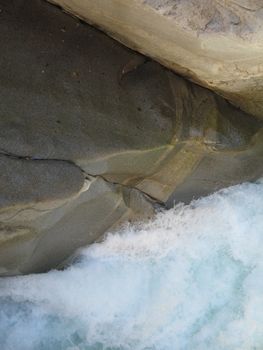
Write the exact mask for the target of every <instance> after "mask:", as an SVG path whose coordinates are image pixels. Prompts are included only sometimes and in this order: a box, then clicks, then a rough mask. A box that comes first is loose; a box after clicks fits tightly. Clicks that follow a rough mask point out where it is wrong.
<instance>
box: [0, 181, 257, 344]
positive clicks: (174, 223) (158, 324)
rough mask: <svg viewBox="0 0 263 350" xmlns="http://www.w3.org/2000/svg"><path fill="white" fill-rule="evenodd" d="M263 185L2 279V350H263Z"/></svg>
mask: <svg viewBox="0 0 263 350" xmlns="http://www.w3.org/2000/svg"><path fill="white" fill-rule="evenodd" d="M262 244H263V184H262V183H256V184H243V185H239V186H235V187H232V188H229V189H225V190H223V191H220V192H218V193H216V194H214V195H212V196H209V197H206V198H203V199H200V200H198V201H194V202H192V203H191V204H190V205H188V206H184V205H179V206H177V207H176V208H174V209H171V210H169V211H166V212H162V213H159V214H158V215H157V216H156V218H155V219H154V220H152V221H151V222H148V223H144V224H141V225H137V226H131V225H130V226H127V227H126V228H125V229H123V230H122V231H120V232H119V233H118V234H114V235H109V236H108V237H107V238H106V239H105V241H104V242H103V243H100V244H94V245H92V246H90V247H88V248H86V249H83V250H82V251H81V252H80V253H79V259H77V260H76V262H75V263H74V264H73V265H72V266H70V267H68V268H67V269H66V270H64V271H51V272H49V273H46V274H41V275H30V276H24V277H15V278H4V279H2V280H1V282H0V304H1V305H0V344H1V350H18V349H19V350H40V349H41V350H60V349H61V350H62V349H63V350H66V349H67V350H77V349H78V350H84V349H85V350H95V349H96V350H102V349H104V350H106V349H107V350H146V349H147V350H150V349H151V350H175V349H176V350H188V349H191V350H195V349H200V350H206V349H211V350H232V349H233V350H249V349H262V348H263V259H262Z"/></svg>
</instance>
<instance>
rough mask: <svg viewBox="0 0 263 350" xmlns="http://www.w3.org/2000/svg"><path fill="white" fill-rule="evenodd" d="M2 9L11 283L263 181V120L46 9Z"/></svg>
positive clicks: (0, 210) (1, 191)
mask: <svg viewBox="0 0 263 350" xmlns="http://www.w3.org/2000/svg"><path fill="white" fill-rule="evenodd" d="M83 3H84V2H83ZM109 3H110V2H109ZM85 4H88V1H86V2H85ZM147 6H148V5H147ZM0 8H1V9H2V13H1V21H0V42H1V56H0V100H1V103H0V166H1V172H0V273H1V274H2V275H12V274H20V273H29V272H40V271H45V270H47V269H50V268H52V267H56V266H58V265H59V264H60V263H62V262H63V261H64V260H65V259H67V258H68V257H69V256H70V255H71V254H72V253H74V252H75V251H76V249H78V248H79V247H82V246H83V245H86V244H90V243H92V242H94V241H95V240H97V239H101V237H102V235H103V234H104V233H105V232H106V231H108V230H114V229H115V228H117V227H118V225H120V224H121V223H123V222H126V221H127V220H137V219H143V218H146V217H149V216H151V215H153V213H154V211H155V208H156V206H159V205H166V206H168V207H170V206H172V205H173V203H174V202H178V201H190V200H191V199H192V198H193V197H198V196H201V195H204V194H207V193H211V192H213V191H215V190H217V189H219V188H222V187H226V186H228V185H232V184H236V183H240V182H242V181H249V180H254V179H257V178H259V177H260V176H262V173H263V162H262V158H263V145H262V143H263V137H262V135H263V129H262V121H260V120H257V119H256V118H252V117H251V116H250V115H248V114H246V113H245V112H242V111H240V110H239V109H237V108H235V107H233V106H232V105H230V104H229V103H228V102H227V101H226V100H224V99H223V98H222V97H219V96H218V95H215V94H214V93H213V92H211V91H209V90H207V89H205V88H201V87H200V86H197V85H194V84H193V83H190V82H187V81H186V80H184V79H183V78H180V77H178V76H177V75H175V74H174V73H172V72H171V71H168V70H167V69H165V68H164V67H162V66H161V65H159V64H158V63H156V62H153V61H151V60H150V59H146V58H145V57H143V56H141V55H140V54H138V53H135V52H132V51H130V50H129V49H127V48H125V47H124V46H122V45H120V44H119V43H118V42H116V41H114V40H113V39H110V38H109V37H107V36H106V35H105V34H103V33H102V32H99V31H97V30H95V29H94V28H92V27H90V26H88V25H86V24H83V23H81V22H80V21H79V20H76V19H73V18H71V17H70V16H67V15H65V14H63V13H62V12H61V11H60V10H59V9H57V8H56V7H54V6H51V5H49V4H48V3H46V2H40V1H34V2H28V1H26V0H16V1H9V2H6V1H4V0H0ZM157 10H158V9H155V10H154V11H157ZM121 72H123V73H125V74H122V76H121V79H120V73H121Z"/></svg>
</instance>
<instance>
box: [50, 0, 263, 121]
mask: <svg viewBox="0 0 263 350" xmlns="http://www.w3.org/2000/svg"><path fill="white" fill-rule="evenodd" d="M51 2H53V3H56V4H58V5H60V6H61V7H62V8H63V9H64V10H65V11H67V12H69V13H71V14H74V15H76V16H78V17H80V18H82V19H84V20H86V21H87V22H89V23H91V24H95V25H96V26H98V27H99V28H102V29H103V30H104V31H106V32H107V33H108V34H110V35H111V36H113V37H114V38H116V39H118V40H119V41H121V42H123V43H124V44H125V45H127V46H129V47H131V48H133V49H135V50H138V51H140V52H141V53H144V54H147V55H148V56H150V57H152V58H154V59H156V60H157V61H159V62H161V63H162V64H164V65H166V66H167V67H169V68H171V69H173V70H175V71H176V72H179V73H181V74H183V75H184V76H186V77H188V78H190V79H191V80H194V81H195V82H198V83H199V84H201V85H203V86H206V87H209V88H211V89H213V90H216V91H217V92H218V93H220V94H221V95H223V96H225V97H227V98H228V99H229V100H231V101H232V102H233V103H234V104H236V105H237V106H239V107H241V108H242V109H244V110H246V111H247V112H249V113H251V114H254V115H257V116H259V117H261V118H263V89H262V86H263V84H262V80H263V63H262V62H263V3H262V1H261V0H255V1H254V0H225V1H221V0H199V1H196V0H189V1H184V0H100V1H93V0H51Z"/></svg>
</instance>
